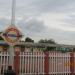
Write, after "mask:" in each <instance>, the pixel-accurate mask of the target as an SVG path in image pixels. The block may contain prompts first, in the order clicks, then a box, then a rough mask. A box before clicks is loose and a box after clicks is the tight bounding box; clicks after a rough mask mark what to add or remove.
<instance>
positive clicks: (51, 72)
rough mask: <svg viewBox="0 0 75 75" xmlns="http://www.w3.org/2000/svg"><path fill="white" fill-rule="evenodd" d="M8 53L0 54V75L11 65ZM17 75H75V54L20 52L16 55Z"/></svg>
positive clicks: (15, 67)
mask: <svg viewBox="0 0 75 75" xmlns="http://www.w3.org/2000/svg"><path fill="white" fill-rule="evenodd" d="M9 61H10V60H9V54H8V52H1V53H0V75H1V74H3V73H4V70H6V69H7V67H8V65H9ZM13 64H14V66H13V67H14V69H15V71H16V73H17V75H74V73H75V53H70V52H66V53H61V52H20V53H15V55H14V62H13Z"/></svg>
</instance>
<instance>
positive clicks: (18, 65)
mask: <svg viewBox="0 0 75 75" xmlns="http://www.w3.org/2000/svg"><path fill="white" fill-rule="evenodd" d="M19 55H20V52H15V60H14V68H15V71H16V75H19V68H20V56H19Z"/></svg>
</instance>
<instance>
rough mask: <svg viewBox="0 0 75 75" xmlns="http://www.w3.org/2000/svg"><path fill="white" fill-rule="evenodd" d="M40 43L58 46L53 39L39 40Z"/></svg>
mask: <svg viewBox="0 0 75 75" xmlns="http://www.w3.org/2000/svg"><path fill="white" fill-rule="evenodd" d="M39 43H50V44H56V42H55V41H54V40H53V39H49V40H47V39H41V40H39Z"/></svg>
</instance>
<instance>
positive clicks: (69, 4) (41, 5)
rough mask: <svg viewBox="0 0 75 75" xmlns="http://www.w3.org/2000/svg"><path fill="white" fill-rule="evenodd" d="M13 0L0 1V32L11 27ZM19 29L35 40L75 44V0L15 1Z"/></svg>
mask: <svg viewBox="0 0 75 75" xmlns="http://www.w3.org/2000/svg"><path fill="white" fill-rule="evenodd" d="M11 3H12V0H0V31H2V30H4V28H6V27H7V26H8V25H10V22H11V21H10V20H11ZM16 26H18V27H19V28H20V30H21V31H22V33H23V34H24V35H25V37H31V38H32V39H34V40H35V41H38V40H39V39H41V38H43V39H45V38H47V39H54V40H55V41H56V42H57V43H61V44H74V45H75V0H16Z"/></svg>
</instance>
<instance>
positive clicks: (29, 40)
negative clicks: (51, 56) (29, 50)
mask: <svg viewBox="0 0 75 75" xmlns="http://www.w3.org/2000/svg"><path fill="white" fill-rule="evenodd" d="M25 42H34V40H32V39H31V38H30V37H27V38H26V39H25Z"/></svg>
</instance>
